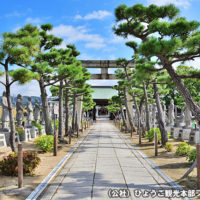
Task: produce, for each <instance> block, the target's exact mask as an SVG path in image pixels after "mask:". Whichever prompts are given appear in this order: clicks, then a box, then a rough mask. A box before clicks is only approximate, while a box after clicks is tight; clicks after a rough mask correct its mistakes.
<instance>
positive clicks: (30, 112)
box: [27, 97, 33, 127]
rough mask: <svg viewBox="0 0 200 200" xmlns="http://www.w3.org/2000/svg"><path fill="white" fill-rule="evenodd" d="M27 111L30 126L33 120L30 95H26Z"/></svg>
mask: <svg viewBox="0 0 200 200" xmlns="http://www.w3.org/2000/svg"><path fill="white" fill-rule="evenodd" d="M27 112H28V113H27V121H28V126H29V127H31V126H32V121H33V105H32V103H31V97H28V103H27Z"/></svg>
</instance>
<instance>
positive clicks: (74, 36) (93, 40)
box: [51, 25, 105, 49]
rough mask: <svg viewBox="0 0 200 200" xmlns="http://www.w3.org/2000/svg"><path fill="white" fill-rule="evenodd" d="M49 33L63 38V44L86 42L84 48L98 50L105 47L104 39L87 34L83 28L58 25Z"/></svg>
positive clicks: (96, 35)
mask: <svg viewBox="0 0 200 200" xmlns="http://www.w3.org/2000/svg"><path fill="white" fill-rule="evenodd" d="M51 33H52V34H54V35H56V36H58V37H63V38H64V39H65V44H68V43H75V42H80V41H84V42H86V44H85V47H86V48H96V49H100V48H103V47H105V43H104V39H103V38H102V37H101V36H100V35H98V34H91V33H89V31H88V30H87V29H86V28H85V27H83V26H78V27H73V26H71V25H70V26H67V25H59V26H57V27H54V29H53V30H52V31H51Z"/></svg>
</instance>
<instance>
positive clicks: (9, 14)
mask: <svg viewBox="0 0 200 200" xmlns="http://www.w3.org/2000/svg"><path fill="white" fill-rule="evenodd" d="M21 16H22V13H20V12H18V11H14V12H12V13H8V14H6V15H5V17H21Z"/></svg>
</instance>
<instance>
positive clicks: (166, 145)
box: [165, 142, 174, 152]
mask: <svg viewBox="0 0 200 200" xmlns="http://www.w3.org/2000/svg"><path fill="white" fill-rule="evenodd" d="M173 147H174V146H173V144H171V143H169V142H166V144H165V149H166V150H167V151H168V152H170V151H172V149H173Z"/></svg>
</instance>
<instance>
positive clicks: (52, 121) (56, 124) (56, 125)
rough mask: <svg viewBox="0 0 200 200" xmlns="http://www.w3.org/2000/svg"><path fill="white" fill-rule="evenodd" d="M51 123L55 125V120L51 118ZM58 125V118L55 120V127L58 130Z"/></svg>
mask: <svg viewBox="0 0 200 200" xmlns="http://www.w3.org/2000/svg"><path fill="white" fill-rule="evenodd" d="M51 124H52V126H53V127H54V120H51ZM58 127H59V120H56V121H55V129H56V130H58Z"/></svg>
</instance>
